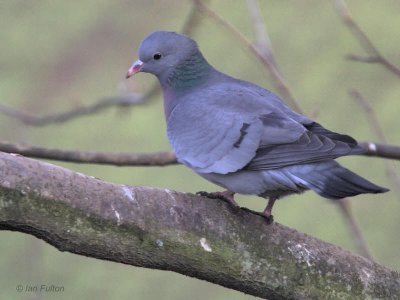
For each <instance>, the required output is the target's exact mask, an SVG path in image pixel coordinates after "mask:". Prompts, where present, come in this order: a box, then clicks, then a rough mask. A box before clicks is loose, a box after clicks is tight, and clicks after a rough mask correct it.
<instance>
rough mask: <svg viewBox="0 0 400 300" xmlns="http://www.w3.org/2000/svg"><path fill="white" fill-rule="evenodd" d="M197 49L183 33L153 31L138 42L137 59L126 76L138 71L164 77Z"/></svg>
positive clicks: (194, 43) (193, 42)
mask: <svg viewBox="0 0 400 300" xmlns="http://www.w3.org/2000/svg"><path fill="white" fill-rule="evenodd" d="M198 51H199V50H198V47H197V44H196V42H195V41H193V40H192V39H190V38H188V37H186V36H184V35H180V34H177V33H175V32H170V31H156V32H153V33H151V34H150V35H148V36H147V37H146V38H145V39H144V40H143V42H142V43H141V44H140V47H139V59H138V60H137V61H135V62H134V63H133V64H132V66H131V67H130V68H129V70H128V73H127V74H126V78H129V77H131V76H132V75H134V74H136V73H138V72H146V73H151V74H154V75H156V76H157V77H158V78H159V79H161V78H163V77H165V78H166V77H168V74H169V73H171V72H172V71H173V70H175V69H176V68H177V67H178V66H179V65H180V64H182V63H183V62H184V61H186V60H187V59H188V58H190V57H191V56H192V55H193V54H195V53H197V52H198Z"/></svg>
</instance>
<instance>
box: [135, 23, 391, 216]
mask: <svg viewBox="0 0 400 300" xmlns="http://www.w3.org/2000/svg"><path fill="white" fill-rule="evenodd" d="M137 72H148V73H152V74H154V75H155V76H157V78H158V79H159V81H160V84H161V87H162V90H163V94H164V110H165V117H166V121H167V129H168V138H169V141H170V143H171V145H172V147H173V149H174V150H175V152H176V156H177V158H178V161H180V162H181V163H183V164H185V165H186V166H188V167H190V168H191V169H192V170H194V171H195V172H196V173H198V174H199V175H201V176H202V177H204V178H206V179H207V180H210V181H212V182H214V183H215V184H217V185H220V186H222V187H224V188H226V189H227V190H228V192H225V193H224V194H220V195H223V196H224V197H225V198H227V199H228V200H229V201H231V202H234V200H233V194H234V193H241V194H255V195H259V196H261V197H264V198H269V205H268V206H267V208H266V210H265V211H264V215H265V216H266V217H270V214H271V209H272V205H273V203H274V201H275V199H278V198H279V197H282V196H285V195H288V194H292V193H300V192H303V191H304V190H308V189H311V190H314V191H315V192H317V193H318V194H320V195H321V196H323V197H325V198H329V199H340V198H344V197H347V196H354V195H358V194H363V193H382V192H386V191H387V189H386V188H383V187H380V186H377V185H375V184H373V183H371V182H369V181H367V180H366V179H363V178H362V177H360V176H358V175H357V174H355V173H353V172H351V171H349V170H347V169H345V168H343V167H342V166H340V165H339V164H338V163H337V162H335V161H334V159H335V158H337V157H340V156H344V155H356V154H361V153H362V152H363V150H362V149H361V147H359V146H358V145H357V142H356V141H355V140H354V139H353V138H351V137H350V136H347V135H342V134H338V133H335V132H332V131H329V130H327V129H325V128H324V127H322V126H321V125H319V124H318V123H316V122H314V121H313V120H311V119H309V118H307V117H306V116H303V115H301V114H298V113H296V112H294V111H293V110H291V109H290V108H289V107H288V106H287V105H286V104H285V103H284V102H283V101H282V100H281V99H279V98H278V97H277V96H276V95H275V94H273V93H272V92H270V91H268V90H266V89H263V88H261V87H259V86H257V85H254V84H252V83H249V82H246V81H243V80H239V79H235V78H233V77H230V76H228V75H226V74H223V73H221V72H219V71H217V70H216V69H215V68H213V67H212V66H211V65H210V64H209V63H208V62H207V61H206V59H205V58H204V57H203V55H202V54H201V52H200V50H199V49H198V46H197V44H196V42H194V41H193V40H192V39H190V38H188V37H185V36H183V35H180V34H177V33H174V32H167V31H158V32H154V33H152V34H150V35H149V36H148V37H146V38H145V39H144V41H143V42H142V44H141V45H140V48H139V60H138V61H136V62H135V63H134V64H133V65H132V66H131V68H130V69H129V71H128V74H127V77H130V76H131V75H133V74H135V73H137Z"/></svg>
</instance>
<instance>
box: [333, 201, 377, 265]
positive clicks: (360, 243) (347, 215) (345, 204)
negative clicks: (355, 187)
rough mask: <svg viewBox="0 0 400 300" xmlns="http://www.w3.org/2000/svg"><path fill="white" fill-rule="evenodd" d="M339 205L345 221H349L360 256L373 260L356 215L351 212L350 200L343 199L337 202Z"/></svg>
mask: <svg viewBox="0 0 400 300" xmlns="http://www.w3.org/2000/svg"><path fill="white" fill-rule="evenodd" d="M337 203H338V205H339V208H340V211H341V212H342V214H343V217H344V219H345V220H346V221H347V225H348V228H349V229H350V232H351V234H352V236H353V241H354V244H355V246H356V248H357V251H358V253H359V254H360V255H362V256H364V257H366V258H368V259H371V260H372V257H371V254H370V253H369V250H368V247H367V243H366V242H365V240H364V236H363V234H362V231H361V229H360V227H359V226H358V224H357V222H356V220H355V218H354V215H353V213H352V211H351V205H350V202H349V199H348V198H343V199H340V200H339V201H337Z"/></svg>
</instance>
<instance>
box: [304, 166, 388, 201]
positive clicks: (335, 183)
mask: <svg viewBox="0 0 400 300" xmlns="http://www.w3.org/2000/svg"><path fill="white" fill-rule="evenodd" d="M333 163H334V164H331V165H330V168H327V169H325V170H322V171H320V172H318V174H315V175H314V176H311V180H308V182H309V183H310V188H311V189H313V190H314V191H315V192H317V193H318V194H320V195H321V196H323V197H325V198H329V199H342V198H345V197H351V196H356V195H359V194H379V193H386V192H388V191H389V189H387V188H385V187H382V186H379V185H376V184H374V183H372V182H370V181H368V180H366V179H364V178H362V177H361V176H359V175H357V174H355V173H353V172H351V171H350V170H348V169H346V168H343V167H342V166H340V165H339V164H338V163H336V162H333ZM313 177H314V178H313Z"/></svg>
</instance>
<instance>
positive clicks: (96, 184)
mask: <svg viewBox="0 0 400 300" xmlns="http://www.w3.org/2000/svg"><path fill="white" fill-rule="evenodd" d="M0 229H3V230H15V231H21V232H25V233H28V234H31V235H34V236H36V237H38V238H40V239H43V240H44V241H46V242H47V243H49V244H51V245H53V246H55V247H56V248H58V249H59V250H61V251H69V252H72V253H76V254H80V255H86V256H90V257H96V258H99V259H106V260H111V261H115V262H121V263H125V264H129V265H133V266H141V267H146V268H155V269H162V270H171V271H175V272H178V273H181V274H185V275H188V276H192V277H196V278H199V279H204V280H207V281H210V282H213V283H216V284H220V285H222V286H225V287H228V288H231V289H236V290H239V291H242V292H244V293H248V294H251V295H255V296H259V297H262V298H267V299H338V298H344V299H365V298H373V299H375V298H385V299H388V298H389V299H390V298H393V299H395V298H396V297H400V274H399V273H397V272H396V271H393V270H390V269H388V268H386V267H383V266H381V265H379V264H377V263H375V262H372V261H370V260H367V259H365V258H362V257H360V256H357V255H354V254H352V253H350V252H348V251H345V250H343V249H341V248H339V247H336V246H334V245H331V244H328V243H326V242H323V241H321V240H318V239H316V238H313V237H310V236H308V235H305V234H303V233H300V232H297V231H296V230H293V229H290V228H288V227H285V226H283V225H280V224H278V223H274V224H272V225H267V224H266V222H265V220H264V219H263V218H262V217H260V216H258V215H255V214H253V213H251V212H249V211H245V210H238V211H235V210H232V209H231V208H230V207H229V206H228V205H227V204H226V203H225V202H223V201H217V200H213V199H208V198H204V197H199V196H195V195H191V194H183V193H179V192H174V191H170V190H162V189H154V188H146V187H131V186H124V185H117V184H113V183H109V182H104V181H102V180H99V179H96V178H93V177H89V176H85V175H83V174H80V173H75V172H72V171H70V170H67V169H64V168H61V167H58V166H54V165H51V164H48V163H44V162H40V161H37V160H33V159H28V158H24V157H21V156H16V155H11V154H6V153H1V152H0Z"/></svg>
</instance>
